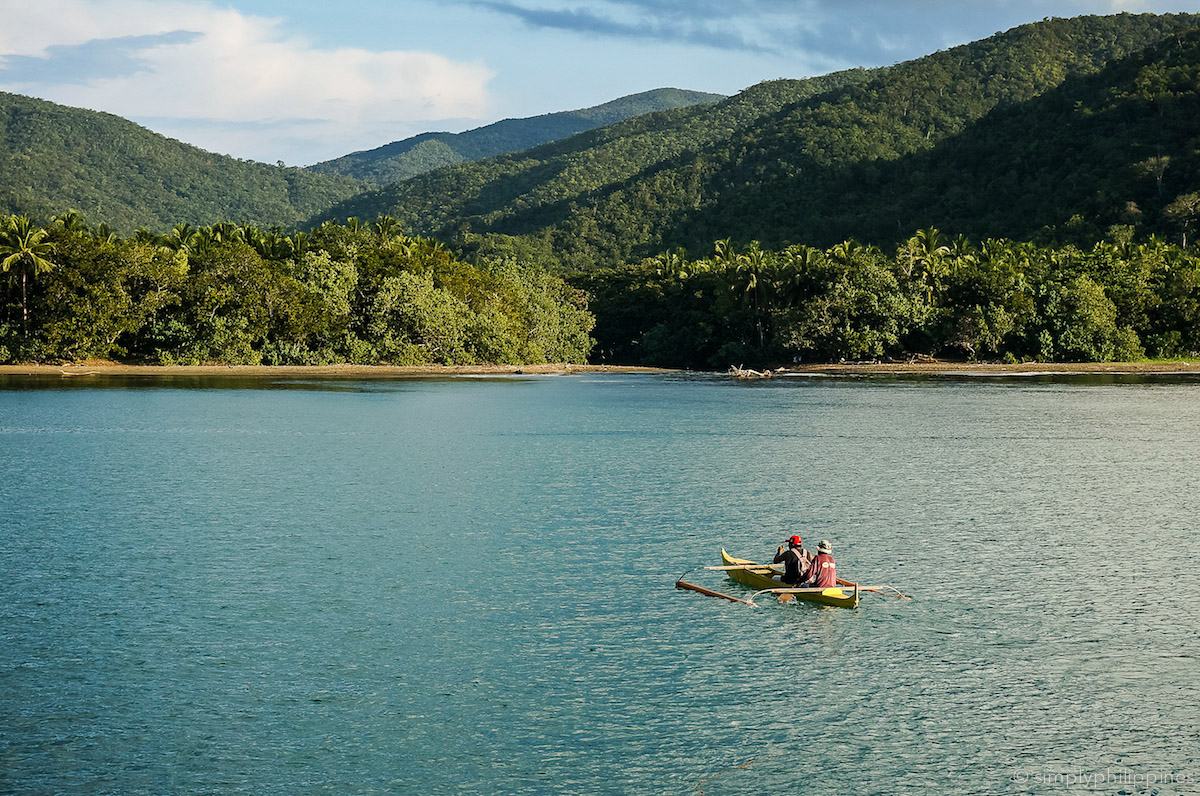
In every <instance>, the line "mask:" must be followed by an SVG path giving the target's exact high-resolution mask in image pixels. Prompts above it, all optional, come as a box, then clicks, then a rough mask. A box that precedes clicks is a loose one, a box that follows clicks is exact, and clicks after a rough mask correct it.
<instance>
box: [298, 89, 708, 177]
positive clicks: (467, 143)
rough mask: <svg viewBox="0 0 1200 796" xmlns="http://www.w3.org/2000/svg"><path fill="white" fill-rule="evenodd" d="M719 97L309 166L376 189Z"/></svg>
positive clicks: (638, 102) (407, 144)
mask: <svg viewBox="0 0 1200 796" xmlns="http://www.w3.org/2000/svg"><path fill="white" fill-rule="evenodd" d="M721 99H724V97H723V96H722V95H720V94H707V93H704V92H701V91H684V90H682V89H677V88H660V89H655V90H653V91H645V92H642V93H640V94H632V95H630V96H628V97H621V98H619V99H615V100H612V101H611V102H606V103H604V104H603V105H597V106H595V107H592V108H584V109H582V110H575V111H563V112H561V113H548V114H544V115H542V116H532V117H529V118H525V119H504V120H503V121H499V122H495V123H494V124H489V125H487V126H485V127H478V128H476V129H474V130H467V131H466V132H463V133H422V134H421V135H417V136H413V137H412V138H406V139H404V140H403V141H394V142H392V143H390V144H386V145H384V146H381V147H378V148H376V149H371V150H367V151H364V152H355V153H353V154H350V155H345V156H343V157H340V158H336V159H334V160H327V161H325V162H323V163H317V164H315V165H312V166H309V170H311V171H316V172H319V173H322V174H344V175H346V176H349V177H354V178H356V179H360V180H363V181H366V182H369V183H373V184H375V185H386V184H388V183H391V182H395V181H397V180H404V179H408V178H409V177H414V176H416V175H418V174H421V173H424V172H426V171H432V170H433V169H435V168H438V167H440V166H448V165H451V164H454V163H462V162H465V161H472V160H479V159H481V158H486V157H492V156H493V155H501V154H505V153H507V152H518V151H520V150H523V149H529V148H530V147H534V146H537V145H538V144H545V143H547V142H549V141H557V140H558V139H560V138H566V137H567V136H571V135H574V134H576V133H580V132H583V131H585V130H591V129H594V128H596V127H602V126H604V125H606V124H613V123H615V122H619V121H623V120H624V119H629V118H632V117H634V116H641V115H643V114H647V113H653V112H655V111H662V110H670V109H673V108H684V107H688V106H691V105H698V104H708V103H713V102H717V101H718V100H721Z"/></svg>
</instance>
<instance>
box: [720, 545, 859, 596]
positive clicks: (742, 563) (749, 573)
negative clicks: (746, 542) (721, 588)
mask: <svg viewBox="0 0 1200 796" xmlns="http://www.w3.org/2000/svg"><path fill="white" fill-rule="evenodd" d="M757 563H758V562H757V561H749V560H747V559H745V558H734V557H733V556H731V555H729V553H727V552H725V548H723V547H722V548H721V565H722V566H725V567H745V569H729V570H726V572H727V574H728V575H729V577H730V578H731V579H733V580H735V581H737V582H738V583H741V584H743V585H745V586H750V587H751V588H754V589H757V590H759V591H765V590H767V589H787V590H788V591H787V592H786V593H789V594H791V595H792V596H794V597H795V598H796V599H798V600H804V601H806V602H810V603H820V604H821V605H833V606H836V607H838V608H857V607H858V584H857V583H847V582H845V581H839V583H843V584H844V585H845V586H847V587H849V586H853V587H854V588H853V590H847V589H844V588H843V587H842V586H835V587H833V588H830V589H795V590H792V589H791V588H790V587H789V586H788V585H787V584H786V583H784V582H783V581H782V580H780V577H781V576H782V573H781V572H780V571H779V570H777V569H775V568H774V567H772V566H771V565H770V564H762V565H761V566H753V565H755V564H757Z"/></svg>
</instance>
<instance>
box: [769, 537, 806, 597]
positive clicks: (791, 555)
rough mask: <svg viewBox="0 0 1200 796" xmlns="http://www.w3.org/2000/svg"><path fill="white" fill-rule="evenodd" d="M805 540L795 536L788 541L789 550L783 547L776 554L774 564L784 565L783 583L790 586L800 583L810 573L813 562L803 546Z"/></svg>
mask: <svg viewBox="0 0 1200 796" xmlns="http://www.w3.org/2000/svg"><path fill="white" fill-rule="evenodd" d="M803 543H804V540H803V539H801V538H800V537H799V536H793V537H792V538H791V539H788V541H787V549H786V550H785V549H784V547H783V545H780V546H779V549H778V550H777V551H776V552H775V560H774V561H773V562H772V563H775V564H783V578H782V580H783V582H784V583H786V584H788V585H789V586H794V585H795V584H797V583H799V582H800V579H801V578H803V577H804V575H805V573H807V572H808V569H809V566H810V564H811V562H812V554H811V553H809V552H808V551H807V550H805V549H804V547H803V546H802V545H803Z"/></svg>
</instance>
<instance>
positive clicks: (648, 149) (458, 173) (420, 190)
mask: <svg viewBox="0 0 1200 796" xmlns="http://www.w3.org/2000/svg"><path fill="white" fill-rule="evenodd" d="M870 74H871V73H870V72H868V71H866V70H862V69H856V70H850V71H847V72H839V73H835V74H832V75H826V76H823V77H817V78H810V79H807V80H777V81H772V82H769V83H761V84H759V85H757V86H753V87H751V88H749V89H747V90H746V91H743V92H741V93H740V94H738V95H736V96H734V97H731V98H729V99H726V100H724V101H722V102H718V103H716V104H713V105H699V106H691V107H686V108H679V109H675V110H669V111H660V112H658V113H652V114H647V115H644V116H639V117H636V118H632V119H628V120H626V121H623V122H618V123H616V124H612V125H608V126H605V127H600V128H597V129H594V130H590V131H587V132H584V133H580V134H579V135H575V136H572V137H570V138H568V139H565V140H561V141H555V142H552V143H549V144H544V145H542V146H539V147H535V148H533V149H531V150H527V151H524V152H519V153H514V154H508V155H501V156H498V157H494V158H488V159H486V160H483V161H480V162H478V163H464V164H459V165H456V166H450V167H447V168H441V169H437V170H436V171H433V172H430V173H427V174H422V175H419V176H417V177H414V178H413V179H411V180H406V181H405V182H403V183H398V184H394V185H389V186H386V187H384V188H381V189H378V190H375V191H369V192H366V193H363V194H360V195H359V196H356V197H353V198H352V199H349V200H347V201H345V202H343V203H341V204H339V205H338V206H336V207H334V208H333V209H332V210H330V211H329V212H328V213H324V214H322V215H321V216H320V217H319V218H317V219H314V223H315V222H319V221H321V220H324V219H327V218H345V217H347V216H355V215H358V216H361V217H363V218H372V217H374V216H376V215H379V214H381V213H393V214H395V215H396V217H397V218H398V219H399V220H400V221H401V222H402V223H403V224H405V225H406V226H409V227H411V228H413V229H417V230H423V231H430V230H433V229H454V228H456V227H457V225H458V224H460V223H462V222H463V221H464V220H468V219H469V220H470V221H469V223H474V222H477V221H479V220H484V221H486V222H488V223H493V222H495V221H496V220H498V219H502V218H506V217H509V216H513V215H517V214H520V213H522V212H532V213H535V214H536V212H538V211H541V210H550V211H551V212H553V211H554V209H555V208H556V207H558V206H559V205H560V204H561V203H563V202H570V201H573V200H579V199H581V198H583V197H586V196H588V195H590V194H592V193H593V192H595V191H596V190H598V189H600V188H602V187H604V186H607V185H613V184H619V183H620V182H622V181H625V180H628V179H632V178H634V177H636V176H637V175H638V174H639V173H641V172H642V171H643V170H645V169H646V168H647V167H653V166H654V165H656V164H660V163H664V162H667V161H669V160H670V159H672V158H676V157H679V156H681V155H684V154H686V153H688V152H691V151H693V150H695V149H696V148H697V147H701V146H704V145H707V144H711V143H712V142H715V141H722V140H724V139H727V138H728V137H729V136H731V135H734V134H735V133H736V132H737V131H739V130H741V129H742V128H743V127H745V126H747V125H750V124H753V123H754V122H755V121H757V120H758V119H760V118H761V117H762V116H763V115H764V114H767V113H769V112H772V111H775V110H778V109H779V108H780V107H783V106H785V105H787V104H789V103H793V102H797V101H800V100H802V99H805V98H807V97H812V96H814V95H817V94H820V93H822V92H824V91H829V90H831V89H833V88H836V87H839V86H844V85H847V84H851V83H855V82H861V81H864V80H866V79H868V77H869V75H870ZM526 226H527V227H528V228H533V227H535V226H536V223H535V222H527V223H526Z"/></svg>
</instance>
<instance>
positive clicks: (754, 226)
mask: <svg viewBox="0 0 1200 796" xmlns="http://www.w3.org/2000/svg"><path fill="white" fill-rule="evenodd" d="M1198 25H1200V17H1198V16H1196V15H1189V14H1170V15H1151V14H1139V15H1133V14H1118V15H1112V16H1105V17H1096V16H1086V17H1077V18H1073V19H1050V20H1046V21H1043V22H1038V23H1033V24H1030V25H1023V26H1020V27H1018V28H1014V29H1012V30H1010V31H1007V32H1005V33H1001V34H997V35H995V36H992V37H990V38H988V39H984V40H981V41H978V42H974V43H971V44H967V45H963V46H960V47H955V48H952V49H950V50H947V51H943V52H938V53H934V54H932V55H929V56H926V57H924V58H920V59H916V60H914V61H909V62H905V63H902V64H898V65H896V66H893V67H886V68H881V69H875V70H850V71H848V72H842V73H835V74H832V75H827V76H824V77H821V78H815V79H809V80H785V81H772V82H769V83H764V84H760V85H758V86H754V87H752V88H750V89H748V90H746V91H744V92H742V93H741V94H738V95H736V96H734V97H731V98H729V99H727V100H724V101H722V102H720V103H716V104H715V105H708V106H699V107H695V108H685V109H680V110H675V111H666V112H662V113H657V114H650V115H647V116H643V117H639V118H637V119H632V120H628V121H625V122H621V123H618V124H615V125H610V126H608V127H604V128H600V129H598V130H593V131H590V132H587V133H584V134H581V135H578V136H574V137H572V138H570V139H567V140H565V141H558V142H554V143H550V144H546V145H542V146H539V147H536V148H534V149H531V150H527V151H525V152H522V153H519V154H512V155H504V156H499V157H494V158H489V159H486V160H483V161H479V162H476V163H469V164H459V165H455V166H450V167H444V168H441V169H438V170H437V171H434V172H431V173H428V174H424V175H420V176H418V177H416V178H413V179H411V180H408V181H405V182H403V183H398V184H396V185H392V186H389V187H387V188H384V189H382V190H377V191H372V192H368V193H364V194H361V195H359V196H356V197H354V198H352V199H350V200H347V201H346V202H343V203H341V204H339V205H338V206H337V207H335V208H333V209H332V210H331V211H330V212H329V213H328V214H323V215H322V216H321V217H319V218H318V219H316V220H318V221H319V220H320V218H338V217H341V218H344V217H346V216H352V215H353V216H360V217H363V218H373V217H375V216H377V215H380V214H389V215H392V216H394V217H395V218H396V219H397V220H398V221H399V222H400V223H401V224H402V225H404V226H405V227H407V228H409V229H412V230H413V231H415V232H419V233H421V234H432V235H435V236H439V237H443V238H457V240H458V243H459V245H460V246H482V247H484V248H489V247H490V248H491V249H492V250H495V247H497V246H499V247H501V248H504V247H510V248H511V247H516V248H517V249H519V250H521V251H524V252H527V253H536V254H537V255H538V256H543V257H544V258H545V259H546V260H547V261H554V262H557V263H559V264H560V265H561V266H563V267H565V268H568V269H589V268H595V267H599V266H609V265H618V264H621V263H625V262H633V261H637V260H640V259H642V258H644V257H648V256H652V255H654V254H657V253H659V252H662V251H664V250H667V249H673V248H675V247H677V246H682V247H685V248H686V249H687V250H688V251H689V252H691V253H692V254H700V253H706V252H707V251H710V250H711V248H712V245H713V241H714V240H717V239H724V238H731V239H733V240H734V241H741V242H747V241H749V240H760V241H762V242H763V243H764V244H769V245H771V246H783V245H787V244H791V243H807V244H813V245H825V246H828V245H832V244H833V243H836V242H839V241H841V240H845V239H846V238H850V237H857V238H859V239H860V240H863V242H867V243H877V244H879V245H889V244H890V243H892V242H894V241H896V240H901V239H904V238H905V237H907V236H908V235H910V234H912V232H913V231H914V230H915V229H917V228H918V227H920V226H926V225H930V224H933V225H942V224H944V222H945V221H947V220H958V221H962V220H963V219H964V218H965V214H964V213H963V212H962V210H963V208H964V207H967V206H969V207H971V208H972V212H974V213H980V214H983V215H986V216H987V217H988V218H990V219H991V220H993V221H997V220H998V219H1000V215H1001V214H1000V213H999V212H998V211H1002V210H1004V209H1005V208H1003V207H1001V206H1000V205H999V204H996V205H995V206H992V205H989V204H988V199H989V197H993V198H995V199H996V201H997V202H999V201H1001V200H1000V199H999V197H1001V196H1003V197H1004V198H1003V200H1002V201H1003V202H1006V203H1008V204H1009V205H1011V204H1012V203H1014V202H1028V201H1030V199H1031V198H1032V197H1027V196H1025V195H1023V194H1022V192H1021V191H1020V184H1021V182H1022V177H1021V176H1020V175H1021V172H1022V171H1024V170H1025V169H1027V168H1030V167H1032V166H1033V164H1034V163H1041V160H1037V161H1029V160H1026V161H1025V162H1013V163H1009V164H1007V167H1006V168H1005V169H1003V170H1002V171H1003V172H1004V173H1001V174H997V175H993V179H1003V180H1006V181H1007V183H1008V186H1007V188H1006V190H1005V191H1004V192H999V191H997V192H995V193H992V192H990V191H989V186H988V185H987V184H982V185H980V184H972V185H967V186H954V185H951V186H950V187H949V188H946V189H944V193H946V194H947V195H948V196H955V197H957V204H955V205H949V204H942V205H939V204H938V202H941V201H943V200H944V199H945V197H944V196H943V197H938V196H931V195H930V194H929V192H928V191H927V190H925V189H926V185H925V183H926V180H925V179H924V175H923V174H908V173H904V172H903V171H902V170H903V169H905V168H910V169H911V168H921V169H924V170H926V173H928V174H929V179H930V181H932V182H933V183H935V184H943V185H946V184H948V183H953V177H954V175H953V174H937V175H935V174H933V173H932V172H934V171H936V170H938V169H940V168H941V164H940V162H939V160H938V158H937V153H938V151H939V147H942V146H943V145H944V144H946V143H947V142H951V141H953V140H955V139H956V138H957V137H960V136H963V135H967V134H969V131H973V130H975V129H976V128H975V127H974V126H975V125H977V124H978V123H979V122H980V121H981V120H983V119H984V118H985V117H987V116H988V115H989V114H991V113H993V112H996V111H1003V110H1005V109H1009V108H1018V107H1020V106H1021V105H1023V104H1025V103H1030V102H1031V101H1033V100H1035V99H1036V98H1037V97H1039V96H1041V95H1043V94H1046V93H1047V92H1050V91H1052V90H1054V89H1056V88H1058V87H1059V86H1061V85H1063V84H1064V82H1066V81H1068V80H1070V79H1073V78H1080V77H1085V76H1087V75H1094V74H1097V73H1100V72H1101V71H1102V70H1104V69H1105V67H1107V66H1108V65H1110V64H1112V63H1114V62H1117V61H1120V60H1122V59H1125V58H1128V57H1130V56H1132V55H1134V54H1137V53H1139V52H1141V51H1143V50H1145V49H1146V48H1148V47H1152V46H1154V45H1156V44H1159V43H1163V46H1164V47H1165V46H1168V43H1169V42H1172V41H1175V42H1181V41H1183V40H1184V39H1185V38H1186V37H1185V34H1186V33H1187V32H1188V31H1191V30H1194V29H1196V28H1197V26H1198ZM1181 46H1182V45H1181ZM1116 74H1117V73H1113V75H1114V79H1115V76H1116ZM1145 79H1147V80H1151V81H1153V80H1154V76H1153V72H1152V71H1150V72H1147V73H1146V76H1145ZM1185 88H1186V87H1185ZM1092 90H1094V89H1092ZM1190 90H1193V91H1194V90H1195V87H1194V86H1193V87H1192V88H1191V89H1190ZM1031 107H1036V106H1031ZM1055 107H1057V106H1055ZM1141 107H1142V106H1139V105H1137V104H1136V103H1130V104H1127V105H1126V106H1125V107H1124V108H1123V109H1122V111H1121V112H1124V113H1135V112H1137V111H1138V109H1139V108H1141ZM1056 112H1057V111H1056ZM1022 123H1023V124H1024V125H1025V126H1026V128H1027V129H1029V130H1031V131H1032V130H1040V134H1042V135H1047V132H1046V128H1042V127H1041V125H1039V124H1035V123H1031V122H1030V120H1028V119H1024V120H1023V122H1022ZM1073 129H1076V130H1083V129H1089V128H1085V127H1078V126H1077V127H1075V128H1073ZM1133 129H1134V127H1133V126H1129V127H1126V128H1122V127H1121V126H1119V125H1114V126H1112V127H1111V128H1110V131H1109V133H1107V134H1109V135H1112V136H1116V137H1117V140H1116V141H1115V142H1114V144H1113V146H1114V147H1117V148H1119V147H1121V146H1125V147H1127V148H1129V149H1130V157H1131V158H1132V157H1134V154H1135V153H1134V150H1136V158H1135V159H1139V160H1140V159H1145V158H1146V157H1148V155H1147V154H1145V153H1143V152H1141V150H1140V149H1139V148H1137V147H1136V141H1132V140H1128V141H1126V140H1124V139H1122V138H1120V136H1123V135H1126V132H1123V130H1127V131H1128V130H1133ZM1139 129H1144V128H1139ZM1013 130H1014V128H1013V127H1011V126H1010V127H1007V128H1006V131H1005V133H1004V135H1005V136H1009V137H1011V135H1013V134H1014V132H1013ZM1055 140H1056V146H1059V147H1061V146H1063V145H1064V143H1063V142H1062V141H1061V140H1059V139H1058V137H1055ZM1081 143H1085V144H1088V145H1091V144H1093V143H1094V142H1092V141H1085V142H1081ZM1185 143H1186V142H1185ZM1006 145H1007V146H1009V148H1010V151H1015V152H1030V151H1032V152H1034V153H1038V147H1037V146H1036V141H1033V140H1030V141H1028V142H1026V143H1025V144H1016V143H1014V142H1011V141H1009V142H1008V143H1007V144H1006ZM956 151H961V147H960V150H956ZM1065 154H1066V153H1065V152H1063V151H1061V150H1060V151H1059V152H1058V155H1065ZM1151 154H1152V153H1151ZM976 155H977V156H978V155H979V152H978V151H976ZM1039 157H1040V158H1042V159H1045V158H1049V159H1050V160H1054V159H1055V158H1056V157H1057V155H1056V154H1055V153H1053V152H1050V153H1046V152H1042V153H1039ZM1059 159H1060V160H1061V159H1062V158H1059ZM1186 161H1187V158H1182V159H1180V160H1179V162H1180V165H1181V166H1182V164H1183V163H1184V162H1186ZM956 162H957V163H958V164H960V165H962V166H963V168H964V169H966V168H967V165H965V161H964V160H963V159H962V157H961V156H960V157H959V159H958V160H957V161H956ZM1041 165H1042V166H1044V167H1045V168H1046V169H1051V168H1052V167H1053V166H1054V165H1055V164H1053V163H1041ZM1128 171H1130V169H1126V170H1125V171H1123V172H1122V173H1123V174H1124V173H1127V172H1128ZM1183 175H1184V171H1183V169H1182V168H1180V169H1178V170H1177V174H1176V176H1177V177H1182V176H1183ZM1038 184H1039V186H1041V187H1043V188H1044V189H1045V190H1047V191H1051V192H1053V195H1054V197H1064V199H1063V201H1064V202H1066V201H1068V200H1067V199H1066V198H1065V197H1066V196H1067V193H1066V189H1067V188H1071V191H1072V194H1071V195H1072V196H1078V194H1079V189H1078V188H1077V187H1075V186H1068V185H1063V184H1055V183H1053V182H1049V181H1042V180H1039V181H1038ZM1160 184H1161V181H1160ZM901 186H904V187H906V190H908V191H910V192H912V193H913V195H914V196H921V197H924V198H925V199H926V201H925V203H924V204H923V205H919V206H918V205H917V204H916V203H915V201H914V198H913V196H909V195H904V194H897V193H895V190H896V189H897V188H898V187H901ZM1107 190H1108V191H1109V192H1110V193H1113V192H1115V194H1114V195H1113V196H1112V197H1111V200H1112V201H1114V202H1115V201H1119V200H1120V197H1119V194H1120V192H1121V191H1122V190H1124V188H1123V187H1122V186H1121V185H1109V186H1108V187H1107ZM964 191H965V192H970V191H975V192H976V195H974V196H968V195H966V194H965V193H964ZM1130 198H1131V199H1132V197H1130ZM1037 201H1039V202H1040V206H1041V207H1043V208H1046V207H1047V206H1048V205H1053V204H1054V198H1053V197H1051V198H1050V199H1049V200H1046V199H1042V198H1038V199H1037ZM1009 209H1011V208H1009ZM1088 209H1089V208H1088V206H1080V207H1079V212H1085V211H1087V210H1088ZM1074 212H1076V211H1071V212H1066V214H1065V216H1064V215H1063V213H1062V212H1061V209H1056V211H1055V213H1054V217H1053V218H1048V219H1046V220H1044V221H1042V222H1041V223H1042V224H1043V225H1045V224H1057V223H1059V222H1062V221H1063V220H1064V218H1065V219H1069V218H1070V217H1071V216H1072V214H1073V213H1074ZM1010 218H1011V219H1012V221H1011V223H1008V222H1004V223H1000V222H999V221H997V223H992V224H988V225H982V224H981V225H975V226H974V227H971V231H976V230H982V231H985V232H986V234H990V235H1006V236H1025V235H1028V234H1030V226H1029V225H1030V220H1029V218H1028V217H1027V216H1025V217H1022V218H1020V219H1018V218H1017V217H1016V215H1015V214H1014V215H1013V216H1011V217H1010ZM968 220H969V219H968ZM1085 220H1086V219H1085ZM949 231H951V232H957V231H958V230H957V229H954V230H949ZM964 231H965V230H964ZM514 250H515V249H514Z"/></svg>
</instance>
